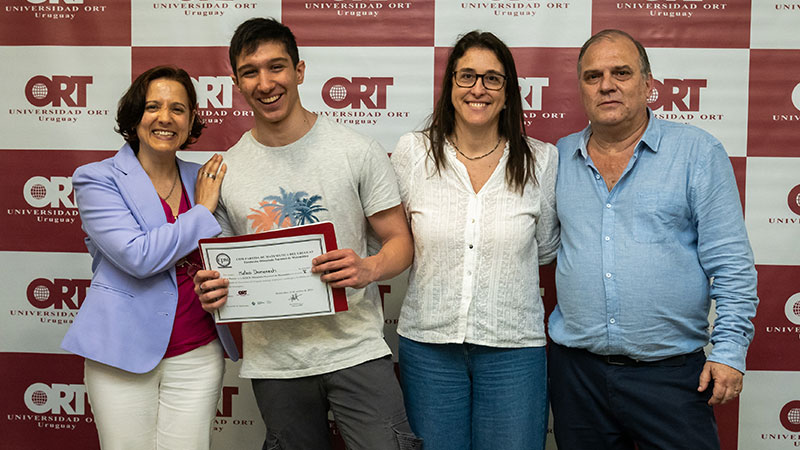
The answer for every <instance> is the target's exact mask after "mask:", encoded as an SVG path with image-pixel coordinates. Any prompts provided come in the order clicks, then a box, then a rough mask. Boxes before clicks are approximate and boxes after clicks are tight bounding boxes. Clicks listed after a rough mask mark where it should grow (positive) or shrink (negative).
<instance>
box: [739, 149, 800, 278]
mask: <svg viewBox="0 0 800 450" xmlns="http://www.w3.org/2000/svg"><path fill="white" fill-rule="evenodd" d="M746 180H747V187H746V189H745V214H744V217H745V224H746V225H747V231H748V234H749V235H750V243H751V245H752V246H753V252H754V253H755V258H756V264H775V265H797V264H800V239H798V236H800V234H799V233H800V214H797V213H795V212H793V211H792V210H791V209H790V208H789V195H790V192H792V191H793V189H794V188H795V187H796V186H798V185H800V158H753V157H750V158H747V175H746Z"/></svg>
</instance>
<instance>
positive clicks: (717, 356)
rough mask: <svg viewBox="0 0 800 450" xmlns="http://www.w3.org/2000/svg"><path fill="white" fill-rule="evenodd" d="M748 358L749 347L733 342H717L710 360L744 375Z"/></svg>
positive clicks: (709, 356)
mask: <svg viewBox="0 0 800 450" xmlns="http://www.w3.org/2000/svg"><path fill="white" fill-rule="evenodd" d="M746 357H747V347H744V346H741V345H739V344H735V343H733V342H717V343H716V344H714V347H713V348H712V349H711V354H710V355H708V360H709V361H714V362H717V363H720V364H725V365H726V366H730V367H733V368H734V369H736V370H738V371H739V372H742V373H744V370H745V358H746Z"/></svg>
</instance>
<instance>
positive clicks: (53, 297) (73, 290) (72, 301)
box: [26, 278, 91, 310]
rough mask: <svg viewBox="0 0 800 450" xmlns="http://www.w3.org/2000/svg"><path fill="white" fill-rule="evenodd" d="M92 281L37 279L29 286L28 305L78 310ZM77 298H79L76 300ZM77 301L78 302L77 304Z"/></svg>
mask: <svg viewBox="0 0 800 450" xmlns="http://www.w3.org/2000/svg"><path fill="white" fill-rule="evenodd" d="M90 284H91V280H67V279H62V278H56V279H54V280H52V281H50V280H48V279H46V278H37V279H35V280H33V281H31V284H29V285H28V289H27V292H26V294H27V297H28V303H30V304H31V305H33V306H34V307H36V308H39V309H46V308H50V307H51V306H52V307H53V308H54V309H63V308H64V307H66V308H68V309H73V310H74V309H78V308H80V307H81V305H82V304H83V300H84V299H85V298H86V289H87V288H88V287H89V285H90ZM76 296H77V298H76ZM76 300H77V302H76Z"/></svg>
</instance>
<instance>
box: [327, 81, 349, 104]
mask: <svg viewBox="0 0 800 450" xmlns="http://www.w3.org/2000/svg"><path fill="white" fill-rule="evenodd" d="M328 93H329V94H330V96H331V98H332V99H333V100H335V101H337V102H340V101H342V100H344V99H345V98H346V97H347V89H346V88H345V87H344V86H342V85H341V84H335V85H333V86H331V89H330V91H328Z"/></svg>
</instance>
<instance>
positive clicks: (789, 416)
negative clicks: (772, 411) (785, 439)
mask: <svg viewBox="0 0 800 450" xmlns="http://www.w3.org/2000/svg"><path fill="white" fill-rule="evenodd" d="M780 419H781V425H783V428H786V429H787V430H789V431H791V432H793V433H797V432H798V431H800V400H793V401H791V402H789V403H787V404H785V405H783V408H781V415H780Z"/></svg>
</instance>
